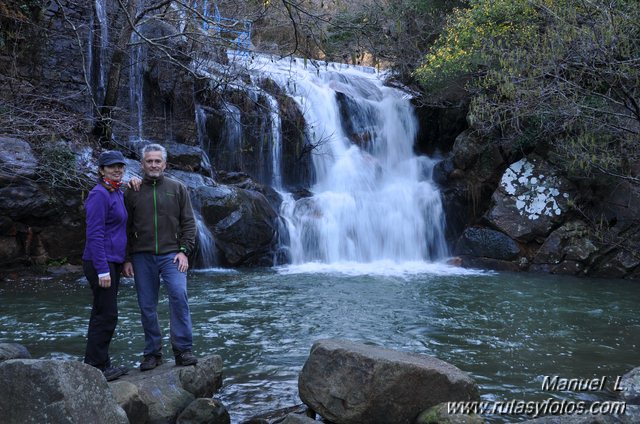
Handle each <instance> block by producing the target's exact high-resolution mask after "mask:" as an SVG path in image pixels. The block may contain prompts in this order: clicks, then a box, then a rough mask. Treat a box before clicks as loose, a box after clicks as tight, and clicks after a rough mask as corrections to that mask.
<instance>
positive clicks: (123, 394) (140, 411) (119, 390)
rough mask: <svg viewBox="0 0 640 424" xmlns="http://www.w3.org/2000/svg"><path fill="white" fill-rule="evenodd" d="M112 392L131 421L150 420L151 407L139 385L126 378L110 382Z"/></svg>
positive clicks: (142, 421) (143, 421)
mask: <svg viewBox="0 0 640 424" xmlns="http://www.w3.org/2000/svg"><path fill="white" fill-rule="evenodd" d="M109 387H110V388H111V392H112V393H113V396H114V397H115V399H116V402H118V405H120V406H121V407H122V409H124V412H125V413H126V414H127V417H128V418H129V422H131V423H146V422H147V421H148V420H149V407H148V406H147V404H146V403H144V401H143V400H142V398H141V397H140V391H139V390H138V386H136V385H135V384H133V383H130V382H128V381H124V380H116V381H113V382H110V383H109Z"/></svg>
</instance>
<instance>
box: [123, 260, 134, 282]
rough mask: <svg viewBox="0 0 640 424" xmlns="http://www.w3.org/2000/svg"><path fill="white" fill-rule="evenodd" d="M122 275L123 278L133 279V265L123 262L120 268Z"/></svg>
mask: <svg viewBox="0 0 640 424" xmlns="http://www.w3.org/2000/svg"><path fill="white" fill-rule="evenodd" d="M122 275H124V276H125V277H129V278H131V277H133V264H132V263H131V262H125V263H124V265H123V266H122Z"/></svg>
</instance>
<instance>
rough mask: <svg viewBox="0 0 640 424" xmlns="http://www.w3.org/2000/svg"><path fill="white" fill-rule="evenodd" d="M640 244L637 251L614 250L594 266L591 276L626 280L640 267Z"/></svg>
mask: <svg viewBox="0 0 640 424" xmlns="http://www.w3.org/2000/svg"><path fill="white" fill-rule="evenodd" d="M638 248H640V244H639V245H638V246H637V247H636V248H635V250H628V249H627V248H618V249H614V250H613V251H612V252H611V253H608V254H606V255H604V256H603V257H602V258H600V259H599V260H598V263H597V264H595V265H594V267H593V269H592V271H591V274H592V275H594V276H596V277H608V278H624V277H626V276H628V275H631V274H632V273H633V270H634V269H636V268H638V267H639V266H640V255H639V254H638V253H637V252H640V250H638Z"/></svg>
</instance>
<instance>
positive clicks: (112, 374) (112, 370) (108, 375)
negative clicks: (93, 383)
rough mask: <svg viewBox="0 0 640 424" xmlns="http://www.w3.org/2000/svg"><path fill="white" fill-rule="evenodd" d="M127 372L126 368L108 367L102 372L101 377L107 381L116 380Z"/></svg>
mask: <svg viewBox="0 0 640 424" xmlns="http://www.w3.org/2000/svg"><path fill="white" fill-rule="evenodd" d="M128 372H129V368H127V367H108V368H105V369H104V370H103V371H102V375H104V378H105V379H106V380H107V381H113V380H116V379H118V378H120V377H122V376H123V375H125V374H126V373H128Z"/></svg>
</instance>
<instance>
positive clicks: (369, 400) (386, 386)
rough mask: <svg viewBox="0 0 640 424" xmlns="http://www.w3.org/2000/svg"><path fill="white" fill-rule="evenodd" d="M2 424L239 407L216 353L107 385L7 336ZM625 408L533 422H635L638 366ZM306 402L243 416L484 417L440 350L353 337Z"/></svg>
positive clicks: (465, 423)
mask: <svg viewBox="0 0 640 424" xmlns="http://www.w3.org/2000/svg"><path fill="white" fill-rule="evenodd" d="M0 380H1V381H2V382H3V384H2V386H0V418H1V419H2V422H3V423H7V424H14V423H15V424H23V423H26V422H38V423H51V424H57V423H78V424H84V423H89V422H91V423H105V424H106V423H108V424H112V423H123V424H124V423H132V424H144V423H157V424H159V423H179V424H205V423H207V424H229V423H230V422H234V421H233V415H232V413H230V412H229V411H228V410H227V408H226V407H225V406H224V405H223V404H222V403H221V402H220V401H219V400H217V399H216V398H215V394H216V392H217V391H218V390H219V389H220V388H221V387H222V385H223V362H222V358H221V357H220V356H218V355H212V356H208V357H205V358H200V361H199V362H198V364H197V365H196V366H194V367H176V366H174V365H173V364H172V363H164V364H162V365H161V366H159V367H158V368H156V369H154V370H152V371H148V372H145V373H141V372H140V371H138V370H131V371H129V373H128V374H127V375H126V376H124V377H121V378H120V379H118V380H116V381H112V382H109V383H107V381H106V380H105V379H104V377H103V376H102V374H101V373H100V372H99V371H98V370H97V369H95V368H93V367H91V366H88V365H86V364H83V363H81V362H76V361H58V360H42V359H32V358H31V355H30V354H29V352H28V350H27V349H26V348H25V347H24V346H22V345H19V344H13V343H4V344H0ZM620 384H621V387H622V388H623V391H622V392H620V399H621V400H623V401H625V402H626V403H627V408H626V412H625V414H622V415H591V416H577V415H576V416H550V417H541V418H537V419H535V420H531V421H526V422H531V423H546V424H552V423H558V424H565V423H566V424H569V423H571V424H589V423H622V424H631V423H636V422H638V419H640V415H639V414H640V367H639V368H635V369H634V370H632V371H631V372H629V373H628V374H626V375H625V376H624V377H623V378H622V379H621V381H620ZM298 389H299V396H300V399H301V400H302V402H303V404H301V405H298V406H294V407H291V408H286V409H283V410H279V411H272V412H270V413H267V414H262V415H256V416H255V417H254V418H251V419H249V420H247V421H245V422H244V423H243V424H276V423H285V424H305V423H313V422H317V419H321V420H323V421H324V422H331V423H336V424H367V423H383V424H396V423H398V424H401V423H405V424H413V423H415V424H438V423H451V424H456V423H457V424H479V423H483V422H485V421H484V417H482V416H478V415H464V414H451V413H450V412H449V411H448V410H447V407H446V405H447V402H475V401H479V400H480V394H479V389H478V386H477V384H476V383H475V382H474V381H473V379H471V378H470V377H469V376H468V375H467V374H466V373H465V372H463V371H461V370H460V369H458V368H456V367H455V366H453V365H451V364H448V363H446V362H444V361H441V360H439V359H437V358H434V357H431V356H427V355H421V354H413V353H406V352H399V351H394V350H390V349H385V348H381V347H377V346H372V345H369V344H364V343H357V342H353V341H348V340H338V339H325V340H320V341H317V342H316V343H314V345H313V346H312V348H311V351H310V355H309V357H308V358H307V361H306V362H305V364H304V366H303V367H302V370H301V372H300V375H299V381H298Z"/></svg>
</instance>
